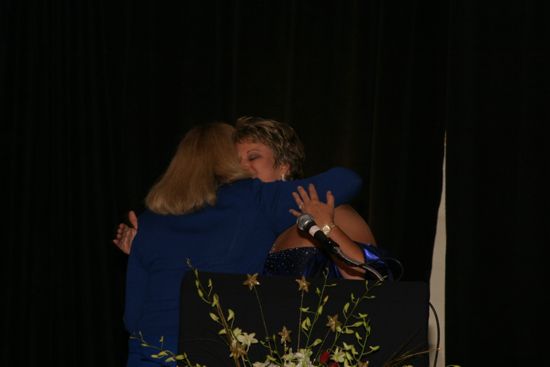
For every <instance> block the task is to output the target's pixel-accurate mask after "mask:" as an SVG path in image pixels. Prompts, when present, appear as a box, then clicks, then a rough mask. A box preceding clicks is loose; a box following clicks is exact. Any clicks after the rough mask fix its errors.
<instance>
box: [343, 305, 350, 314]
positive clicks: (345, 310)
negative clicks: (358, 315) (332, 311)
mask: <svg viewBox="0 0 550 367" xmlns="http://www.w3.org/2000/svg"><path fill="white" fill-rule="evenodd" d="M348 310H349V302H347V303H346V304H345V305H344V313H347V312H348Z"/></svg>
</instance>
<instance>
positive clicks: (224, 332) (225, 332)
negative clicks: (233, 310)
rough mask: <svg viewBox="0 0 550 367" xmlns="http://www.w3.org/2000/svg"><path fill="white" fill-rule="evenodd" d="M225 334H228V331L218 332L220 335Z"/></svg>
mask: <svg viewBox="0 0 550 367" xmlns="http://www.w3.org/2000/svg"><path fill="white" fill-rule="evenodd" d="M224 334H227V331H226V330H225V329H221V330H220V331H218V335H224Z"/></svg>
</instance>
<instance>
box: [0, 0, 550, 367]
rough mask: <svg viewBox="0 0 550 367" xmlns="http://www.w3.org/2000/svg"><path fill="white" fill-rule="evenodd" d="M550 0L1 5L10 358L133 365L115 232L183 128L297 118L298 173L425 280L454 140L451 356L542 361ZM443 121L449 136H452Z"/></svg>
mask: <svg viewBox="0 0 550 367" xmlns="http://www.w3.org/2000/svg"><path fill="white" fill-rule="evenodd" d="M549 16H550V11H549V5H548V2H546V1H535V0H531V1H529V0H527V1H523V2H519V1H518V2H500V3H497V4H489V3H484V2H480V1H474V0H464V1H452V0H446V1H438V2H425V1H407V2H390V1H381V0H378V1H375V0H367V1H360V0H357V1H351V0H350V1H347V0H346V1H332V2H328V1H327V2H322V1H265V0H264V1H260V0H254V1H253V0H249V1H237V0H219V1H200V2H199V1H164V2H136V1H126V2H122V1H121V2H116V1H105V0H97V1H90V0H88V1H69V0H64V1H63V0H59V1H51V2H38V1H36V2H33V1H15V0H4V1H2V2H0V37H1V38H0V86H1V89H0V119H1V129H2V140H3V142H4V144H2V146H3V147H4V148H5V149H3V153H2V155H3V157H6V158H5V159H4V160H3V161H4V162H6V163H7V165H8V169H7V172H6V174H5V175H4V176H3V179H2V182H3V183H5V185H6V186H4V190H3V193H4V202H5V203H7V205H6V209H5V213H4V218H6V219H4V220H3V223H5V225H6V228H5V230H3V231H2V234H3V237H4V238H3V239H2V252H3V255H2V257H1V259H2V266H1V269H2V279H3V281H4V284H5V286H4V287H5V288H4V292H3V297H2V301H1V302H0V303H1V304H2V309H1V313H0V314H1V315H2V316H1V322H2V328H1V330H2V334H3V335H2V337H3V340H7V342H3V343H2V344H1V350H0V360H1V361H2V363H1V364H2V365H5V366H13V365H19V364H23V365H30V366H37V365H41V364H44V363H53V364H54V365H57V366H74V365H77V364H78V365H80V366H98V365H103V366H121V365H123V364H124V363H125V358H126V334H125V332H124V329H123V325H122V309H123V301H124V274H125V265H126V256H125V255H123V254H122V253H120V252H119V251H118V250H117V249H116V248H115V247H114V245H112V243H111V239H112V237H113V235H114V231H115V227H116V224H117V223H119V222H120V221H121V220H122V219H123V218H124V215H125V213H126V211H127V210H129V209H136V210H138V211H139V210H140V209H141V208H142V207H143V203H142V199H143V197H144V196H145V194H146V192H147V189H148V188H149V186H150V185H151V184H152V183H153V181H154V180H155V179H156V178H157V177H158V175H159V174H160V173H161V172H162V170H163V169H164V168H165V167H166V165H167V163H168V160H169V159H170V157H171V155H172V153H173V152H174V149H175V146H176V144H177V142H178V141H179V139H180V137H181V136H182V135H183V133H184V132H185V131H186V130H187V129H188V128H189V127H191V126H193V125H195V124H197V123H202V122H209V121H212V120H224V121H229V122H232V121H234V120H235V118H236V117H238V116H241V115H260V116H264V117H268V118H275V119H280V120H283V121H287V122H289V123H291V124H292V125H293V126H294V127H295V128H296V130H297V131H298V133H299V134H300V136H301V137H302V138H303V141H304V143H305V146H306V154H307V164H306V168H307V173H309V174H311V173H316V172H319V171H320V170H323V169H326V168H328V167H330V166H333V165H343V166H347V167H350V168H352V169H354V170H356V171H357V172H358V173H359V174H360V175H361V176H362V177H363V179H364V187H363V190H362V193H361V195H360V196H359V197H358V198H357V200H356V202H355V203H354V206H355V207H356V208H357V210H358V211H359V212H360V213H361V214H362V215H363V216H364V217H365V218H366V219H367V220H368V221H369V224H370V225H371V227H372V229H373V231H374V233H375V236H376V238H377V241H378V242H379V243H380V245H381V246H384V247H385V248H387V249H389V250H390V251H391V252H392V253H393V254H394V255H395V256H396V257H398V258H399V259H401V261H402V262H403V263H404V266H405V277H404V279H405V280H428V279H429V276H430V271H431V257H432V249H433V238H434V233H435V224H436V218H437V208H438V205H439V198H440V193H441V182H442V167H443V147H444V142H445V136H446V143H447V158H446V175H447V189H446V195H447V196H446V217H447V236H448V239H447V260H446V265H447V267H446V271H447V275H446V277H447V297H446V320H445V324H446V333H447V334H446V341H447V346H446V351H447V362H448V363H458V364H462V365H464V366H477V365H480V366H486V365H489V364H493V365H498V364H503V365H516V366H519V365H522V366H523V365H537V364H541V363H542V362H543V361H544V360H545V358H546V357H544V354H546V353H543V352H544V349H543V342H542V340H543V339H539V338H536V337H535V335H536V334H539V333H542V334H543V335H544V334H545V333H546V330H547V329H546V328H545V325H546V324H547V322H546V321H547V317H546V315H545V313H544V310H546V307H545V306H547V304H546V302H547V301H546V299H547V296H546V292H545V291H544V286H545V279H546V278H548V270H547V269H548V267H547V266H546V258H545V257H543V256H542V251H543V249H544V248H545V245H548V244H549V243H550V241H549V235H548V227H549V220H548V219H549V217H548V214H547V210H548V207H549V206H548V195H547V192H548V187H549V185H548V182H547V181H546V175H547V171H548V168H549V167H548V166H549V165H548V157H549V156H550V155H549V154H548V153H549V152H548V142H547V140H548V139H547V135H546V134H544V128H545V127H546V125H547V124H548V122H549V107H548V104H549V103H548V102H549V101H550V71H549V67H548V65H549V64H550V56H549V54H550V53H549V44H550V42H549V41H550V37H549V36H550V29H549V26H548V22H547V19H548V18H549ZM445 133H446V135H445Z"/></svg>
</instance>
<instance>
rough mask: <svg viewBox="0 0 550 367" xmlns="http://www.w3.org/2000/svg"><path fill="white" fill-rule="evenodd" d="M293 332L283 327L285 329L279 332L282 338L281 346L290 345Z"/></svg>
mask: <svg viewBox="0 0 550 367" xmlns="http://www.w3.org/2000/svg"><path fill="white" fill-rule="evenodd" d="M291 332H292V330H288V329H287V328H286V326H283V329H282V330H281V331H279V333H278V334H279V336H280V337H281V344H282V343H290V333H291Z"/></svg>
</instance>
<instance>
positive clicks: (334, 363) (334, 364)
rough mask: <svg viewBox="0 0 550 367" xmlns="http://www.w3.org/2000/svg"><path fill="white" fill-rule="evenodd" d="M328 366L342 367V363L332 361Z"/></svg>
mask: <svg viewBox="0 0 550 367" xmlns="http://www.w3.org/2000/svg"><path fill="white" fill-rule="evenodd" d="M328 367H340V364H339V363H338V362H331V363H330V364H329V365H328Z"/></svg>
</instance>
